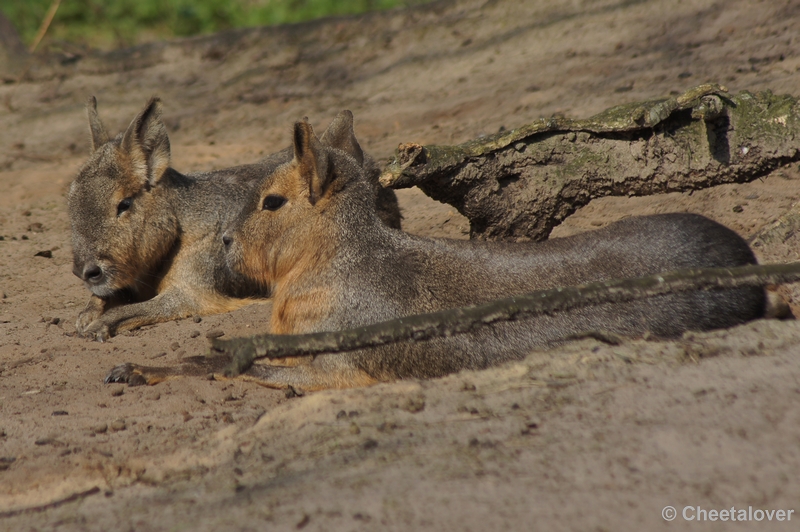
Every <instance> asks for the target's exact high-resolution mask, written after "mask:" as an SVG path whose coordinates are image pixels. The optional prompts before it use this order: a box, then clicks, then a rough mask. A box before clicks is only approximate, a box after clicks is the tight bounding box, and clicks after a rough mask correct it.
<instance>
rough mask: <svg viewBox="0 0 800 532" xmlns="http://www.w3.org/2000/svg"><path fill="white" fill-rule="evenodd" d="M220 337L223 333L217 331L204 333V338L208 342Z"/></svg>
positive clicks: (212, 330)
mask: <svg viewBox="0 0 800 532" xmlns="http://www.w3.org/2000/svg"><path fill="white" fill-rule="evenodd" d="M220 336H225V333H224V332H223V331H221V330H219V329H211V330H210V331H208V332H207V333H206V338H208V339H209V340H211V339H214V338H219V337H220Z"/></svg>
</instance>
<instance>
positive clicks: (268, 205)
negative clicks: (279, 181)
mask: <svg viewBox="0 0 800 532" xmlns="http://www.w3.org/2000/svg"><path fill="white" fill-rule="evenodd" d="M285 204H286V198H284V197H283V196H278V195H277V194H270V195H269V196H267V197H266V198H264V206H263V210H265V211H277V210H278V209H280V208H281V207H283V206H284V205H285Z"/></svg>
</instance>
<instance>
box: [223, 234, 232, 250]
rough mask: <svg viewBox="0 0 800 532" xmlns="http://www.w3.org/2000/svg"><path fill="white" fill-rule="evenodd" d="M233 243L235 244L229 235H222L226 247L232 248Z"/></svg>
mask: <svg viewBox="0 0 800 532" xmlns="http://www.w3.org/2000/svg"><path fill="white" fill-rule="evenodd" d="M231 242H233V238H231V237H229V236H228V235H222V243H223V244H225V247H228V246H230V245H231Z"/></svg>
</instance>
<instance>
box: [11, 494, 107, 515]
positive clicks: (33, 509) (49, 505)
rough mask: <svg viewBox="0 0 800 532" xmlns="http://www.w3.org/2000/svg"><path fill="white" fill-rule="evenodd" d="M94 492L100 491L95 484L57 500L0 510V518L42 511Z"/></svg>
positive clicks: (83, 497)
mask: <svg viewBox="0 0 800 532" xmlns="http://www.w3.org/2000/svg"><path fill="white" fill-rule="evenodd" d="M95 493H100V488H98V487H97V486H95V487H93V488H90V489H88V490H86V491H81V492H78V493H73V494H72V495H69V496H67V497H64V498H63V499H59V500H57V501H53V502H48V503H47V504H40V505H38V506H29V507H27V508H19V509H17V510H8V511H5V512H0V519H4V518H6V517H14V516H15V515H21V514H29V513H34V512H43V511H45V510H51V509H53V508H58V507H59V506H61V505H62V504H67V503H68V502H73V501H77V500H80V499H85V498H86V497H88V496H90V495H94V494H95Z"/></svg>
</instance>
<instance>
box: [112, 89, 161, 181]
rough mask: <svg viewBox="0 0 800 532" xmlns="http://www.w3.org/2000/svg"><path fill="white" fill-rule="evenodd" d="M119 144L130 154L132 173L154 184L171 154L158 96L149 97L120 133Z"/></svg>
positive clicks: (159, 177)
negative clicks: (123, 131) (121, 133)
mask: <svg viewBox="0 0 800 532" xmlns="http://www.w3.org/2000/svg"><path fill="white" fill-rule="evenodd" d="M121 147H122V150H123V151H125V152H126V153H127V154H128V155H129V156H130V158H131V165H132V169H133V173H134V175H135V176H136V177H138V178H139V179H141V180H142V181H143V182H144V183H145V185H147V186H153V185H155V184H157V183H158V181H159V180H160V179H161V177H162V176H163V175H164V173H165V172H166V171H167V168H169V157H170V150H169V137H168V136H167V128H166V127H165V126H164V122H162V121H161V100H160V99H158V98H156V97H153V98H150V101H148V102H147V105H145V107H144V109H143V110H142V112H141V113H139V114H138V115H137V116H136V118H134V119H133V121H132V122H131V124H130V125H129V126H128V129H127V130H126V131H125V133H124V134H123V136H122V144H121Z"/></svg>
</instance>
